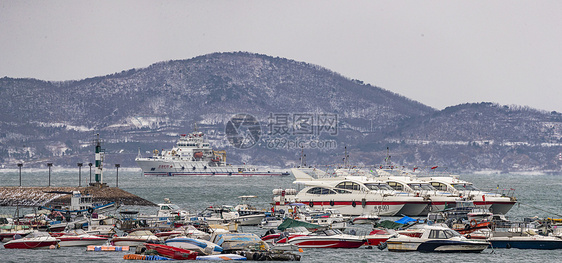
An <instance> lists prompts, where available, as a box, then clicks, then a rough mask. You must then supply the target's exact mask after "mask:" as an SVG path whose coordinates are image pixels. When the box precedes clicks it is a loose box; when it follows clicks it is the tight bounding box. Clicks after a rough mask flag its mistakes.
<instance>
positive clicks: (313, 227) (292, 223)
mask: <svg viewBox="0 0 562 263" xmlns="http://www.w3.org/2000/svg"><path fill="white" fill-rule="evenodd" d="M299 226H302V227H305V228H306V229H308V230H316V229H323V228H324V227H323V226H321V225H317V224H311V223H307V222H303V221H298V220H294V219H292V218H287V219H285V220H284V221H283V223H281V225H279V226H278V227H277V229H279V230H281V231H284V230H285V229H287V228H292V227H299Z"/></svg>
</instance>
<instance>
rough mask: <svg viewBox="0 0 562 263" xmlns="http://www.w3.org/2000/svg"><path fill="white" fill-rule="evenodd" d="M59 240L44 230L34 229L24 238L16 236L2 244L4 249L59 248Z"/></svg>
mask: <svg viewBox="0 0 562 263" xmlns="http://www.w3.org/2000/svg"><path fill="white" fill-rule="evenodd" d="M58 244H59V240H58V239H56V238H54V237H51V236H50V235H49V234H47V233H46V232H39V231H34V232H33V233H30V234H29V235H27V236H26V237H24V238H17V239H14V240H11V241H8V242H7V243H5V244H4V248H6V249H36V248H59V245H58Z"/></svg>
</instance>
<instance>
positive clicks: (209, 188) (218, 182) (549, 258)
mask: <svg viewBox="0 0 562 263" xmlns="http://www.w3.org/2000/svg"><path fill="white" fill-rule="evenodd" d="M118 176H119V178H118V179H119V180H118V183H119V187H120V188H122V189H124V190H126V191H128V192H130V193H133V194H135V195H138V196H139V197H142V198H144V199H147V200H149V201H152V202H154V203H162V202H163V201H164V198H169V199H170V201H171V202H172V203H175V204H177V205H179V206H180V207H181V208H183V209H186V210H189V211H191V212H199V211H202V210H203V209H204V208H205V207H207V206H211V205H233V206H234V205H236V204H238V202H239V201H240V199H239V198H238V196H242V195H256V196H258V198H255V200H251V203H252V204H253V205H254V206H256V207H259V208H264V209H269V208H270V205H269V203H270V202H271V198H272V190H273V189H276V188H283V189H286V188H298V186H297V185H295V184H293V183H292V182H293V181H294V178H293V177H292V176H287V177H145V176H143V175H142V173H141V172H140V170H137V169H120V170H119V175H118ZM460 179H463V180H466V181H470V182H473V183H474V185H475V186H476V187H478V188H480V189H481V190H486V191H488V190H493V191H496V190H500V191H501V190H506V191H507V190H509V189H511V188H513V189H515V196H516V197H517V199H518V202H519V203H518V204H517V205H515V206H514V207H513V208H512V209H511V211H510V212H509V213H508V214H507V216H508V218H510V219H519V220H521V219H523V218H525V217H534V216H538V217H540V218H544V217H555V218H562V206H561V201H562V198H561V195H560V193H562V181H561V179H562V176H560V175H538V174H536V175H529V174H463V175H460ZM78 181H79V175H78V169H75V170H74V169H53V170H52V171H51V185H52V186H78ZM88 181H89V171H88V170H87V169H83V170H82V173H81V183H82V185H83V186H84V185H86V184H87V183H88ZM104 182H105V183H107V184H108V185H109V186H111V187H114V186H115V185H116V183H117V171H116V170H115V169H109V170H106V171H105V172H104ZM47 184H48V170H43V169H38V170H26V169H23V170H22V185H23V186H47ZM0 185H1V186H18V185H19V171H18V170H0ZM121 209H128V210H139V211H141V212H142V213H144V214H154V213H156V208H155V207H126V206H124V207H122V208H121ZM14 212H15V208H14V207H0V214H14ZM32 212H33V210H32V209H31V208H26V209H23V210H22V211H21V212H20V214H22V213H32ZM391 219H396V218H391ZM242 230H243V231H245V232H251V233H256V234H258V235H261V234H263V233H265V230H262V229H260V228H258V227H243V228H242ZM127 253H133V252H87V251H86V248H82V247H64V248H60V249H56V250H11V249H10V250H7V249H4V248H3V247H1V246H0V262H18V263H19V262H125V261H126V260H124V259H123V255H125V254H127ZM297 253H298V252H297ZM300 254H301V256H302V260H301V261H302V262H435V263H437V262H447V263H449V262H558V261H562V249H561V250H552V251H545V250H519V249H486V250H484V252H482V253H480V254H438V253H419V252H409V253H396V252H389V251H387V250H383V251H381V250H379V249H377V248H373V249H366V248H358V249H312V248H308V249H305V250H304V252H302V253H300Z"/></svg>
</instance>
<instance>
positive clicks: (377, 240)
mask: <svg viewBox="0 0 562 263" xmlns="http://www.w3.org/2000/svg"><path fill="white" fill-rule="evenodd" d="M393 236H396V234H393V233H390V232H389V231H388V230H385V229H374V230H373V231H371V232H370V233H369V235H367V236H365V239H366V240H367V241H366V242H365V245H366V246H378V245H380V244H381V243H384V242H386V241H387V240H388V239H389V238H391V237H393Z"/></svg>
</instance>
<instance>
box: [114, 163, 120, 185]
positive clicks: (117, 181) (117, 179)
mask: <svg viewBox="0 0 562 263" xmlns="http://www.w3.org/2000/svg"><path fill="white" fill-rule="evenodd" d="M119 167H121V165H120V164H118V163H116V164H115V168H117V177H116V183H115V187H119Z"/></svg>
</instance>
